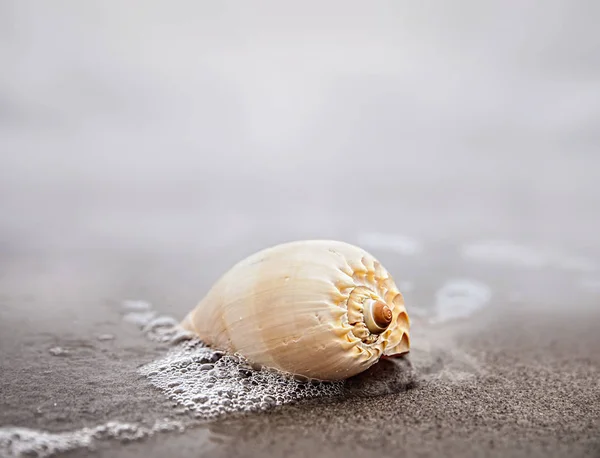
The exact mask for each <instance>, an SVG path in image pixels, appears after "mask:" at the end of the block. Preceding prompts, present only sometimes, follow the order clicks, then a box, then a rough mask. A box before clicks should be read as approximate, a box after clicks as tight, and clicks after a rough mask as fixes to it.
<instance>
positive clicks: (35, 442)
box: [0, 420, 183, 457]
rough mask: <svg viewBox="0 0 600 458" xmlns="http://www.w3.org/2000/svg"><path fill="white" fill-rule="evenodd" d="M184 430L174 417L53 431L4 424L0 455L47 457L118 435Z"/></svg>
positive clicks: (124, 437) (126, 437)
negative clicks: (150, 424) (150, 422)
mask: <svg viewBox="0 0 600 458" xmlns="http://www.w3.org/2000/svg"><path fill="white" fill-rule="evenodd" d="M174 430H178V431H182V430H183V425H182V424H181V423H180V422H177V421H173V420H161V421H158V422H156V423H155V424H154V425H153V426H150V427H148V426H142V425H140V424H137V423H121V422H116V421H111V422H108V423H105V424H103V425H99V426H96V427H94V428H82V429H78V430H75V431H67V432H62V433H50V432H47V431H39V430H35V429H29V428H17V427H5V428H0V456H6V457H13V456H14V457H18V456H37V457H47V456H51V455H54V454H56V453H64V452H68V451H71V450H76V449H80V448H85V449H88V450H93V449H94V446H95V444H96V443H97V442H98V441H104V440H111V439H116V440H120V441H122V442H127V441H136V440H140V439H144V438H146V437H150V436H153V435H154V434H156V433H158V432H167V431H174Z"/></svg>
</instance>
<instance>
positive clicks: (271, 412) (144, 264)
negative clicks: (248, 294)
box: [0, 245, 600, 457]
mask: <svg viewBox="0 0 600 458" xmlns="http://www.w3.org/2000/svg"><path fill="white" fill-rule="evenodd" d="M456 246H458V245H456ZM377 249H378V250H380V251H376V250H377ZM377 249H376V250H375V251H374V254H376V255H377V256H379V257H380V258H381V259H382V261H383V262H384V263H385V265H386V267H388V269H389V270H390V271H391V272H394V273H395V275H396V276H397V277H399V278H398V280H399V283H400V281H406V282H410V284H411V288H410V292H407V293H406V295H405V296H406V300H407V306H408V310H409V312H410V311H411V308H412V309H413V310H414V314H413V315H414V316H413V346H414V349H413V351H412V352H411V355H410V357H409V358H407V359H403V360H400V361H382V362H381V363H380V364H378V365H376V366H374V367H373V368H372V369H371V370H370V371H368V372H367V373H365V374H363V375H361V376H359V377H357V378H355V379H352V380H350V381H348V382H346V383H345V384H344V385H343V386H335V385H334V386H330V387H328V388H327V389H325V390H321V391H319V388H315V391H314V393H317V394H324V395H314V396H311V395H307V396H304V397H302V396H299V397H298V399H295V400H292V401H293V402H278V399H277V396H273V397H272V398H268V397H267V396H268V394H267V393H266V392H265V393H261V396H263V397H262V398H261V399H259V400H257V401H256V403H257V404H256V405H258V406H259V407H258V408H257V409H249V411H240V410H239V409H238V411H235V409H230V410H227V409H225V410H224V411H223V412H222V413H223V415H217V416H215V417H211V416H207V415H203V414H202V412H203V410H202V409H201V408H200V409H196V408H189V407H190V406H189V405H188V407H186V405H185V404H183V403H182V402H179V401H178V398H177V395H184V394H185V393H184V392H179V393H174V391H176V390H177V386H176V385H173V386H171V387H168V386H167V388H166V389H161V387H160V386H158V385H157V383H153V381H154V382H155V381H156V380H154V379H153V378H152V377H153V376H149V374H151V373H152V370H151V367H152V366H151V365H152V364H156V363H157V362H160V361H164V360H165V358H167V359H168V355H170V354H172V352H173V351H176V352H177V351H179V350H177V349H181V348H182V347H181V345H185V342H179V343H177V342H176V343H175V344H173V343H170V342H167V341H161V339H157V338H153V335H152V331H154V330H153V329H148V328H146V329H144V328H143V324H141V323H140V322H139V321H138V322H137V323H136V322H135V320H132V319H131V318H132V316H131V315H130V316H129V319H127V315H128V314H131V313H137V314H138V315H137V316H138V318H140V319H141V320H142V321H143V319H144V313H149V312H154V313H156V314H158V315H159V317H160V315H164V316H165V317H174V318H177V317H182V316H183V315H184V314H185V313H186V312H187V311H188V309H189V308H191V307H193V306H194V304H195V302H196V301H197V299H198V298H199V297H198V296H200V295H201V294H202V292H204V291H205V290H206V289H207V288H208V287H209V286H210V284H211V283H212V282H213V281H214V280H215V279H216V275H218V272H211V273H208V274H205V275H199V271H198V266H199V265H201V262H200V260H201V259H203V258H204V257H205V256H208V255H209V253H198V254H197V255H194V256H191V255H190V256H182V255H178V256H167V255H165V254H160V255H157V254H148V255H145V256H142V255H140V254H139V253H138V254H130V255H125V254H123V253H119V254H116V253H110V252H102V253H79V254H77V253H70V254H64V253H63V254H60V255H58V254H48V253H46V254H44V256H40V255H38V254H25V253H23V254H22V253H19V254H17V253H7V254H6V256H3V258H2V265H1V270H0V294H1V296H0V301H1V307H0V314H1V316H0V348H1V352H0V367H1V371H0V388H1V390H0V391H1V393H2V395H1V396H0V427H1V431H0V432H2V434H0V445H1V446H2V448H0V450H2V452H1V453H4V454H8V453H9V451H10V453H13V454H16V453H17V452H22V453H24V454H27V453H28V454H33V452H34V451H35V453H38V454H40V455H46V456H48V455H55V456H84V455H85V456H88V455H89V456H107V457H108V456H110V457H130V456H131V457H134V456H147V457H162V456H172V457H178V456H211V457H214V456H217V457H218V456H257V457H258V456H311V455H314V456H331V457H337V456H340V457H341V456H344V457H348V456H350V457H352V456H369V455H371V454H373V455H376V456H407V457H410V456H482V455H485V456H545V457H548V456H566V455H568V456H571V457H575V456H598V455H599V454H600V439H599V437H600V434H599V433H600V420H599V419H600V382H599V380H600V335H599V334H598V332H597V323H598V322H600V308H599V307H598V306H597V293H596V291H595V290H590V289H589V288H588V289H585V288H582V287H581V282H582V278H583V277H582V275H584V276H585V278H591V277H590V273H589V272H586V273H581V272H572V271H568V272H567V271H559V270H556V269H554V270H553V269H546V270H543V269H536V270H532V269H531V266H527V268H526V269H523V271H519V270H518V269H517V270H515V269H514V268H513V269H512V270H503V268H501V267H498V265H497V263H493V262H490V263H489V265H488V264H486V263H485V262H481V260H479V262H478V263H477V264H470V262H472V261H469V260H465V259H463V258H462V257H461V256H460V255H454V254H453V253H454V252H456V253H460V250H459V249H458V248H456V249H454V245H452V246H448V247H445V248H444V247H441V248H440V247H438V248H437V249H436V250H437V251H435V252H432V250H431V249H430V250H429V251H426V252H425V253H424V254H423V255H421V256H420V257H419V258H414V257H406V258H402V259H401V258H399V257H398V256H399V255H398V254H397V253H396V254H393V253H391V254H390V253H389V252H388V253H386V250H385V247H378V248H377ZM229 255H231V258H232V259H233V258H235V255H233V254H231V253H229ZM434 261H435V262H434ZM228 262H229V260H228V259H227V258H226V257H225V258H224V260H223V261H222V264H223V265H222V266H217V268H216V270H217V271H218V270H219V268H220V269H221V270H223V269H226V268H227V265H226V264H227V263H228ZM217 264H218V262H217ZM433 265H437V266H438V268H437V269H432V268H431V266H433ZM406 272H410V273H411V277H410V278H408V277H406V274H405V273H406ZM449 272H452V273H454V274H457V275H455V277H453V276H452V275H449V274H448V273H449ZM458 274H460V275H458ZM508 285H510V286H511V287H510V288H509V287H508ZM461 298H462V299H461ZM126 300H130V302H124V301H126ZM131 300H134V302H131ZM135 301H139V302H135ZM124 303H127V304H129V305H128V309H127V310H124V307H123V304H124ZM136 304H137V305H136ZM144 304H151V305H149V306H147V305H144ZM450 304H454V305H456V306H459V305H460V304H463V308H462V309H461V313H460V314H459V317H458V319H455V320H452V319H451V318H448V316H447V315H448V314H447V309H446V308H445V306H446V305H450ZM457 304H458V305H457ZM147 307H150V308H151V310H150V311H149V310H148V308H147ZM146 318H148V316H146ZM155 318H156V317H155ZM158 323H159V325H161V326H164V327H166V326H168V325H169V320H168V318H163V319H162V321H159V322H158ZM159 327H160V326H159ZM202 351H204V350H202ZM181 356H182V355H181V354H179V355H178V357H181ZM209 359H210V358H209ZM223 361H224V362H223V363H222V365H223V367H222V368H221V370H227V368H228V367H229V366H227V364H230V365H231V364H238V363H237V362H235V361H234V362H233V363H232V362H231V361H229V362H227V361H225V360H223ZM202 364H213V363H211V362H210V361H203V362H201V364H200V365H199V366H198V370H200V369H199V368H200V366H201V365H202ZM214 365H215V366H218V363H217V362H216V361H215V362H214ZM214 369H215V368H214V367H212V368H210V370H214ZM217 369H219V367H217ZM236 370H238V371H239V370H240V368H239V367H236ZM154 376H155V374H154ZM171 376H173V377H175V376H177V374H174V373H171ZM254 376H255V374H254V375H252V376H251V377H254ZM190 379H193V378H190ZM292 388H293V387H292ZM292 388H290V387H284V388H282V389H283V390H284V391H282V393H283V395H281V396H280V399H281V401H287V398H286V393H289V392H292V391H293V390H292ZM310 389H312V388H310ZM310 389H309V390H308V391H310ZM169 390H171V391H169ZM285 390H288V391H285ZM289 390H292V391H289ZM314 393H313V394H314ZM222 394H223V396H226V393H222ZM214 395H216V396H218V395H219V393H218V392H215V391H211V392H210V393H208V395H202V393H201V394H200V395H198V397H199V398H202V397H203V396H204V397H210V396H214ZM180 397H181V396H180ZM265 397H267V399H266V404H265V399H264V398H265ZM235 399H239V397H238V398H235ZM199 402H202V403H203V402H206V399H204V400H202V399H200V400H199ZM252 402H253V401H252ZM252 402H250V403H246V404H245V405H247V406H250V407H252V406H253V405H254V404H252ZM231 405H237V404H235V403H231ZM261 406H262V407H261ZM199 413H200V414H199ZM3 441H4V442H3ZM11 444H12V448H11ZM32 444H33V445H32ZM36 447H37V448H36Z"/></svg>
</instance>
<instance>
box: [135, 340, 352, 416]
mask: <svg viewBox="0 0 600 458" xmlns="http://www.w3.org/2000/svg"><path fill="white" fill-rule="evenodd" d="M140 373H141V374H142V375H145V376H146V377H148V379H149V380H150V382H151V383H152V384H153V385H154V386H156V387H157V388H158V389H160V390H161V391H163V392H164V393H165V394H166V395H167V396H168V397H169V398H171V399H173V400H174V401H175V402H177V403H178V404H179V405H181V406H183V407H184V408H185V409H186V410H188V411H190V412H192V413H194V414H195V416H196V417H197V418H202V419H210V418H215V417H219V416H222V415H225V414H231V413H236V412H256V411H261V410H267V409H269V408H272V407H275V406H278V405H283V404H289V403H292V402H295V401H298V400H302V399H314V398H318V397H331V396H339V395H341V394H342V393H343V389H344V387H343V385H344V384H343V383H342V382H325V383H323V382H317V381H306V380H297V379H295V378H293V377H291V376H288V375H286V374H281V373H278V372H276V371H273V370H270V369H267V368H261V369H258V370H257V369H253V368H252V367H251V365H250V364H249V363H248V362H247V361H246V360H245V359H244V358H243V357H242V356H239V355H229V354H224V353H222V352H220V351H216V350H213V349H211V348H208V347H206V346H204V344H203V343H202V342H201V341H199V340H190V341H187V342H183V343H181V344H179V345H178V346H176V347H175V348H173V349H172V350H171V351H170V352H169V353H168V354H167V355H166V356H165V357H164V358H163V359H160V360H158V361H154V362H152V363H150V364H148V365H146V366H143V367H142V368H141V369H140Z"/></svg>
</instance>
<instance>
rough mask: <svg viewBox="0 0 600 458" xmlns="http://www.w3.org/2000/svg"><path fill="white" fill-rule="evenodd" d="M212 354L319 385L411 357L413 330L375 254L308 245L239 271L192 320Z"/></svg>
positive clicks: (280, 249) (258, 259)
mask: <svg viewBox="0 0 600 458" xmlns="http://www.w3.org/2000/svg"><path fill="white" fill-rule="evenodd" d="M182 326H183V327H184V328H186V329H188V330H190V331H192V332H194V333H195V334H196V335H197V336H198V337H199V338H200V339H201V340H202V341H204V342H205V343H206V344H207V345H209V346H211V347H214V348H216V349H219V350H224V351H228V352H231V353H238V354H241V355H242V356H244V357H245V358H246V359H248V360H249V361H250V362H252V363H255V364H260V365H263V366H266V367H271V368H274V369H277V370H280V371H283V372H287V373H290V374H294V375H300V376H304V377H308V378H314V379H319V380H340V379H345V378H348V377H351V376H353V375H356V374H358V373H360V372H362V371H364V370H366V369H368V368H369V367H370V366H372V365H373V364H375V363H376V362H377V361H378V360H379V359H380V358H381V357H382V356H394V355H400V354H403V353H407V352H408V351H409V348H410V338H409V327H410V320H409V317H408V314H407V312H406V308H405V305H404V298H403V296H402V294H401V293H400V291H398V289H397V287H396V284H395V283H394V280H393V278H392V277H391V275H390V274H389V273H388V272H387V271H386V270H385V268H384V267H383V266H382V265H381V264H380V263H379V262H378V261H377V260H376V259H375V258H374V257H373V256H372V255H370V254H369V253H367V252H366V251H365V250H363V249H361V248H359V247H356V246H353V245H350V244H348V243H345V242H339V241H331V240H307V241H297V242H289V243H284V244H281V245H276V246H274V247H271V248H267V249H265V250H262V251H259V252H257V253H255V254H253V255H251V256H249V257H247V258H246V259H244V260H242V261H240V262H239V263H237V264H236V265H234V266H233V267H232V268H231V269H230V270H229V271H228V272H226V273H225V274H224V275H223V276H222V277H221V278H220V279H219V280H218V281H217V282H216V283H215V285H214V286H213V287H212V288H211V289H210V291H209V292H208V294H207V295H206V296H205V297H204V299H202V300H201V301H200V303H199V304H198V305H197V306H196V307H195V308H194V309H193V310H192V311H191V312H190V313H189V314H188V315H187V316H186V317H185V319H184V320H183V322H182Z"/></svg>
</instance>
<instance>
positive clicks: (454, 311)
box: [432, 279, 492, 322]
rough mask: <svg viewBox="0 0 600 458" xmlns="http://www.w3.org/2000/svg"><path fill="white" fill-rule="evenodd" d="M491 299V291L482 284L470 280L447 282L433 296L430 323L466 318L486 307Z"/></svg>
mask: <svg viewBox="0 0 600 458" xmlns="http://www.w3.org/2000/svg"><path fill="white" fill-rule="evenodd" d="M491 297H492V291H491V289H490V288H489V287H488V286H487V285H486V284H484V283H481V282H478V281H475V280H470V279H456V280H450V281H447V282H446V283H445V284H444V285H443V286H442V288H440V289H439V290H438V291H437V293H436V295H435V318H434V319H433V320H432V321H436V322H439V321H448V320H452V319H455V318H464V317H468V316H470V315H472V314H473V313H475V312H477V311H478V310H479V309H481V308H482V307H484V306H485V305H487V304H488V302H489V300H490V298H491Z"/></svg>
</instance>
